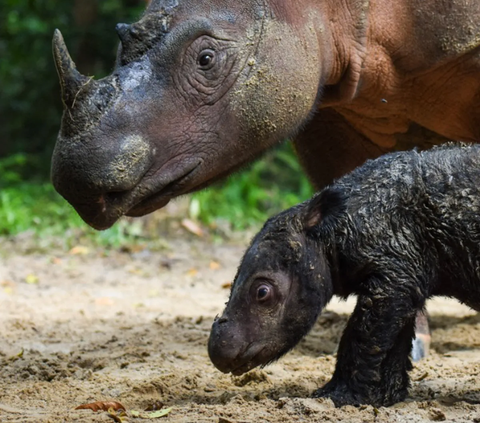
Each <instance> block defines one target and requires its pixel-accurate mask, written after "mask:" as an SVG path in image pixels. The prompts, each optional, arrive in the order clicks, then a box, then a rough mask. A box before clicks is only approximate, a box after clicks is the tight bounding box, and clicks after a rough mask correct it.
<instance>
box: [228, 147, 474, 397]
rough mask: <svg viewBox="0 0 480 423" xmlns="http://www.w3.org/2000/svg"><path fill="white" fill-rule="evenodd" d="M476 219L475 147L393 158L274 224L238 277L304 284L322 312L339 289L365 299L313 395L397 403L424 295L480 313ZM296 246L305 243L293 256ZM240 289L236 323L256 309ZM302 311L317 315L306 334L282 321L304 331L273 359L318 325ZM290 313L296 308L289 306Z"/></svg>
mask: <svg viewBox="0 0 480 423" xmlns="http://www.w3.org/2000/svg"><path fill="white" fill-rule="evenodd" d="M479 214H480V147H479V146H465V145H458V144H456V145H453V144H451V145H447V146H443V147H439V148H434V149H433V150H430V151H426V152H421V153H420V152H417V151H410V152H406V153H393V154H389V155H386V156H383V157H381V158H379V159H377V160H374V161H369V162H367V163H366V164H365V165H364V166H362V167H360V168H358V169H356V170H355V171H353V172H352V173H350V174H349V175H347V176H345V177H343V178H341V179H339V180H338V181H336V182H335V183H334V184H332V185H331V186H329V187H327V188H325V189H324V190H322V191H321V192H320V193H319V194H317V195H316V196H315V197H314V198H313V199H312V200H310V201H307V202H305V203H303V204H301V205H299V206H296V207H293V208H292V209H290V210H287V211H286V212H283V213H281V214H280V215H279V216H277V217H275V218H273V219H270V220H269V221H268V222H267V224H266V225H265V227H264V228H263V229H262V231H261V232H260V233H259V234H258V235H257V236H256V237H255V239H254V240H253V242H252V245H251V247H250V249H249V250H248V251H247V253H246V255H245V257H244V259H243V262H242V264H241V266H240V269H239V275H242V274H244V273H245V274H253V273H254V272H255V271H258V270H259V267H267V268H268V267H269V266H274V267H278V268H282V269H283V270H284V271H286V272H287V273H288V274H290V275H291V277H292V278H296V279H295V282H294V284H292V286H295V283H299V284H301V285H304V286H306V287H308V289H307V291H304V290H302V289H300V290H299V291H298V292H300V293H301V295H303V296H304V298H305V299H306V298H308V297H309V296H310V295H316V296H317V298H318V299H319V301H320V302H321V304H320V308H323V307H324V306H325V304H326V303H327V302H328V300H329V299H330V298H331V296H332V293H333V294H334V295H339V296H341V297H347V296H348V295H351V294H355V295H357V296H358V302H357V305H356V307H355V310H354V312H353V314H352V316H351V317H350V320H349V322H348V325H347V327H346V329H345V332H344V334H343V337H342V339H341V342H340V346H339V350H338V355H337V365H336V369H335V373H334V375H333V377H332V380H331V381H330V382H329V383H327V384H326V385H325V386H324V387H323V388H320V389H319V390H317V391H316V392H315V393H314V396H316V397H330V398H332V400H333V401H334V402H335V404H336V405H343V404H354V405H358V404H372V405H375V406H381V405H391V404H394V403H396V402H398V401H401V400H403V399H404V398H405V397H406V395H407V390H408V387H409V377H408V373H407V372H408V370H410V369H411V367H412V366H411V362H410V358H409V353H410V349H411V344H412V339H413V336H414V324H415V315H416V313H417V312H418V311H420V310H422V309H423V308H424V306H425V301H426V299H427V298H430V297H432V296H435V295H446V296H450V297H454V298H457V299H458V300H460V301H462V302H463V303H465V304H467V305H469V306H471V307H472V308H474V309H477V310H480V219H479ZM292 239H296V240H301V242H299V243H298V244H295V245H296V247H295V248H292V242H291V240H292ZM265 240H268V243H265ZM252 251H254V252H255V254H253V255H252ZM312 253H313V254H312ZM256 256H260V257H261V260H258V261H255V259H254V258H255V257H256ZM318 261H320V262H325V265H324V266H322V268H323V271H322V272H323V274H322V275H318V267H316V266H315V265H314V264H313V265H312V263H315V262H318ZM312 267H313V268H314V269H313V270H311V269H312ZM245 280H248V277H243V278H242V279H241V280H240V279H239V280H238V281H237V282H236V284H237V283H239V284H242V283H244V281H245ZM238 292H241V287H240V286H234V287H233V290H232V296H231V298H230V301H229V304H228V305H227V308H226V311H225V312H226V313H229V314H230V315H235V310H234V309H233V308H234V307H240V308H242V307H243V308H245V307H248V305H246V304H247V303H245V302H243V303H242V302H241V301H240V299H238V298H235V297H236V295H238ZM295 295H298V294H297V293H296V294H295ZM305 304H306V305H305ZM305 304H304V305H303V306H302V307H300V308H301V310H288V312H286V313H285V315H290V316H297V313H299V312H300V311H302V312H303V313H310V316H309V318H306V317H305V316H304V317H303V318H302V319H300V320H299V322H301V323H302V324H303V325H304V327H303V328H299V326H298V324H297V325H296V324H295V319H294V318H293V317H292V319H291V321H289V322H288V323H287V322H283V323H284V324H283V328H284V330H285V331H286V332H289V333H291V332H296V334H295V336H294V335H290V336H289V341H291V343H289V344H288V345H282V346H281V348H279V349H278V355H276V356H274V357H273V358H271V360H269V361H272V360H274V359H276V358H278V357H279V356H280V355H282V354H284V353H285V352H286V351H288V349H290V348H292V347H293V346H294V345H295V344H296V343H297V342H298V341H299V339H300V338H301V337H302V336H304V335H305V334H306V333H307V332H308V330H310V328H311V326H312V325H313V324H314V322H315V320H316V319H317V316H318V311H320V310H319V309H318V308H316V307H313V306H311V304H310V305H308V302H307V303H305ZM287 306H290V307H299V305H298V303H297V302H294V301H293V300H291V299H289V303H288V305H287ZM290 325H291V326H290ZM259 336H260V335H259ZM259 342H260V340H259ZM262 364H265V363H262Z"/></svg>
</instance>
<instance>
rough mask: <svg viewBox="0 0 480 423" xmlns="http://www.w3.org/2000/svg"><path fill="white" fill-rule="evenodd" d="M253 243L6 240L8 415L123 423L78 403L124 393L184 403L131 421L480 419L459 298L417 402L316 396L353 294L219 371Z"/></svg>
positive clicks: (479, 392) (2, 328)
mask: <svg viewBox="0 0 480 423" xmlns="http://www.w3.org/2000/svg"><path fill="white" fill-rule="evenodd" d="M244 248H245V242H239V241H237V242H221V243H218V242H213V241H212V239H210V238H208V237H206V238H202V239H196V238H195V237H193V236H190V235H184V236H181V237H175V238H172V239H168V240H166V242H165V244H164V247H163V248H161V249H158V250H157V251H152V250H149V249H141V248H140V249H137V250H136V251H135V252H118V251H102V250H100V249H94V248H87V249H82V248H77V249H74V250H73V251H62V250H61V249H57V250H53V251H50V250H49V252H48V253H35V252H30V253H26V252H25V248H24V246H23V244H22V242H12V241H8V240H3V241H1V242H0V304H1V314H0V421H1V422H19V423H20V422H21V423H24V422H35V423H42V422H52V423H53V422H54V423H56V422H112V421H122V419H120V418H119V417H116V418H115V417H112V416H109V415H108V413H106V412H98V413H95V412H93V411H91V410H75V407H76V406H78V405H80V404H83V403H89V402H94V401H108V400H115V401H120V402H121V403H122V404H123V405H124V406H125V407H126V408H127V409H128V410H129V412H131V410H138V411H142V410H145V409H146V408H148V407H152V406H153V405H156V406H157V407H161V406H162V405H163V406H164V407H168V408H169V407H171V408H172V410H171V411H170V413H169V415H168V416H166V417H163V418H161V419H159V420H149V419H145V418H134V417H132V416H131V413H130V417H128V418H123V421H129V422H135V421H138V422H143V421H145V422H146V421H164V422H215V423H246V422H323V421H326V422H337V421H344V422H352V423H354V422H424V421H425V422H426V421H450V422H453V421H455V422H480V381H479V380H478V374H479V372H480V354H479V352H480V351H479V349H480V336H479V335H480V318H479V317H478V316H477V315H476V313H473V312H472V311H470V310H469V309H468V308H466V307H464V306H462V305H460V304H458V303H456V302H455V301H450V300H446V299H438V300H435V301H433V302H431V303H430V304H429V312H430V313H431V315H432V326H433V344H432V346H433V351H432V353H431V355H430V357H429V358H427V359H426V360H424V361H422V362H421V363H419V364H417V365H415V369H414V370H413V371H412V373H411V376H412V380H413V383H412V388H411V392H410V397H409V398H408V400H407V401H405V402H403V403H400V404H397V405H395V406H393V407H390V408H380V409H375V408H373V407H371V406H364V407H359V408H355V407H350V406H347V407H343V408H339V409H336V408H335V407H334V406H333V404H332V403H331V401H330V400H315V399H311V398H309V395H310V394H311V392H312V391H313V390H314V389H315V388H316V387H318V386H320V385H322V384H323V383H325V382H326V381H327V380H328V379H329V377H330V376H331V374H332V371H333V367H334V363H335V349H336V345H337V342H338V340H339V338H340V335H341V332H342V328H343V327H344V325H345V322H346V320H347V318H348V313H349V310H351V307H352V304H353V302H350V301H349V302H347V303H338V302H334V303H332V304H331V305H330V306H329V307H328V309H327V310H326V311H325V312H324V313H323V315H322V316H321V317H320V319H319V321H318V323H317V325H316V326H315V328H314V329H313V331H312V332H311V333H310V335H309V336H308V337H307V338H305V339H304V340H303V341H302V342H301V344H300V345H299V346H298V347H297V348H296V349H295V350H294V351H292V352H291V353H289V354H288V355H287V356H286V357H284V358H283V359H282V360H281V361H279V362H277V363H275V364H273V365H271V366H269V367H267V368H265V369H263V370H254V371H252V372H250V373H248V374H246V375H244V376H242V377H238V378H235V377H232V376H230V375H224V374H221V373H220V372H218V371H217V370H216V369H215V368H214V367H213V366H212V365H211V364H210V362H209V359H208V355H207V351H206V343H207V339H208V335H209V330H210V326H211V323H212V320H213V318H214V316H215V315H216V314H217V313H219V312H221V310H222V307H223V305H224V303H225V301H226V300H227V297H228V293H229V289H228V283H229V282H230V281H231V280H232V278H233V276H234V274H235V270H236V267H237V265H238V261H239V259H240V257H241V255H242V252H243V250H244ZM115 419H116V420H115Z"/></svg>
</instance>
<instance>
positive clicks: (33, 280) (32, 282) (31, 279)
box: [25, 273, 38, 285]
mask: <svg viewBox="0 0 480 423" xmlns="http://www.w3.org/2000/svg"><path fill="white" fill-rule="evenodd" d="M25 282H27V283H28V284H29V285H35V284H37V283H38V276H37V275H34V274H33V273H31V274H30V275H27V277H26V278H25Z"/></svg>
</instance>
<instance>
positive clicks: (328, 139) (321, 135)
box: [294, 109, 387, 189]
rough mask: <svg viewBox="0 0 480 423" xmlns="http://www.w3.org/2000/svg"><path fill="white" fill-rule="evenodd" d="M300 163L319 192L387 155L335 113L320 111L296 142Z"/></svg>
mask: <svg viewBox="0 0 480 423" xmlns="http://www.w3.org/2000/svg"><path fill="white" fill-rule="evenodd" d="M294 144H295V150H296V151H297V154H298V157H299V159H300V162H301V164H302V166H303V168H304V169H305V171H306V172H307V175H308V177H309V178H310V181H311V182H312V184H313V185H314V186H315V188H316V189H321V188H323V187H324V186H325V185H328V184H329V183H331V182H332V181H333V180H334V179H336V178H339V177H340V176H343V175H345V174H346V173H348V172H350V171H351V170H353V169H355V168H356V167H358V166H360V165H362V164H363V163H364V162H365V161H366V160H368V159H374V158H376V157H379V156H381V155H382V154H384V153H386V152H387V151H386V150H382V149H381V148H380V147H379V146H377V145H375V144H374V143H372V142H371V141H370V140H369V139H368V138H366V137H365V136H364V135H362V134H360V133H359V132H357V131H356V130H355V129H354V128H353V127H352V126H350V124H349V123H348V122H347V121H346V120H345V118H344V117H343V116H342V115H340V114H339V113H338V112H336V111H335V110H333V109H321V110H319V111H318V112H316V114H315V117H314V119H313V120H311V121H310V122H309V123H308V124H307V125H306V126H305V127H304V128H303V130H302V131H301V132H300V133H299V134H298V135H297V137H296V138H295V140H294Z"/></svg>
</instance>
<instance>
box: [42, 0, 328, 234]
mask: <svg viewBox="0 0 480 423" xmlns="http://www.w3.org/2000/svg"><path fill="white" fill-rule="evenodd" d="M277 3H278V4H277ZM327 15H328V14H326V13H324V14H323V15H322V13H321V11H320V10H319V7H318V5H317V6H316V8H315V10H309V8H308V7H307V6H306V5H305V4H303V2H298V3H297V2H284V1H278V2H275V1H273V2H272V1H270V2H269V5H268V6H267V5H266V3H264V2H263V1H258V0H245V1H241V2H239V1H238V0H212V1H197V0H178V1H177V0H153V1H152V3H151V4H150V6H149V7H148V9H147V10H146V12H145V14H144V15H143V17H142V18H141V19H140V20H139V21H138V22H136V23H134V24H132V25H126V24H119V25H117V32H118V35H119V37H120V40H121V44H120V47H119V50H118V57H117V62H116V66H115V68H114V70H113V73H112V74H111V75H110V76H108V77H106V78H104V79H101V80H94V79H93V78H90V77H86V76H83V75H81V74H80V73H79V72H78V71H77V69H76V67H75V64H74V62H73V61H72V59H71V58H70V56H69V53H68V51H67V48H66V46H65V43H64V40H63V38H62V36H61V34H60V32H59V31H58V30H56V31H55V35H54V39H53V51H54V58H55V62H56V66H57V71H58V74H59V78H60V85H61V89H62V99H63V103H64V113H63V118H62V125H61V129H60V133H59V135H58V140H57V144H56V146H55V150H54V154H53V161H52V180H53V183H54V185H55V188H56V189H57V190H58V192H59V193H60V194H61V195H63V196H64V197H65V198H66V199H67V200H68V201H69V202H70V203H71V204H72V205H73V206H74V207H75V209H76V210H77V212H78V213H79V214H80V216H81V217H82V218H83V219H84V220H85V221H86V222H87V223H88V224H90V225H91V226H92V227H94V228H96V229H105V228H108V227H110V226H111V225H113V224H114V223H115V221H116V220H117V219H118V218H119V217H120V216H122V215H124V214H126V215H128V216H141V215H144V214H147V213H149V212H151V211H153V210H155V209H158V208H160V207H163V206H164V205H166V204H167V203H168V201H169V200H170V199H172V198H174V197H176V196H179V195H181V194H185V193H188V192H191V191H194V190H198V189H200V188H202V187H204V186H206V185H209V184H211V183H212V182H213V181H214V180H217V179H219V178H221V177H223V176H225V175H227V174H229V173H231V172H232V171H234V170H235V169H238V168H240V167H241V166H242V165H244V164H245V163H247V162H249V161H251V160H252V159H253V158H254V157H256V156H258V155H259V154H260V153H261V152H262V151H264V150H266V149H267V148H268V147H270V146H272V145H273V144H275V143H276V142H278V141H279V140H282V139H284V138H285V137H288V136H291V135H292V134H293V133H295V132H296V131H297V130H298V128H299V127H300V125H301V124H302V122H304V121H305V119H306V118H307V117H308V115H309V113H310V112H311V110H312V109H313V107H314V104H315V101H316V98H317V96H318V92H319V87H320V84H321V81H322V75H324V74H325V72H324V71H323V69H322V68H324V67H328V66H329V65H330V64H331V61H332V60H331V56H332V53H331V51H330V49H328V48H327V47H326V46H327V45H331V42H330V40H329V35H328V32H327V31H325V30H324V29H325V26H324V18H325V16H327ZM305 28H307V29H308V30H306V29H305ZM319 57H323V60H322V61H321V64H319V60H318V58H319Z"/></svg>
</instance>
